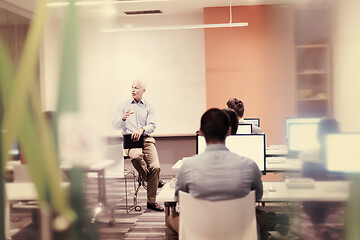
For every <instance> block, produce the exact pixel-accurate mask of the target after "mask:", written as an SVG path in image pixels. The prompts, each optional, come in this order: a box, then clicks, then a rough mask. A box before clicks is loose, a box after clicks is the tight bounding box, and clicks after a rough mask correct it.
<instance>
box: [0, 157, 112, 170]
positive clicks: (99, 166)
mask: <svg viewBox="0 0 360 240" xmlns="http://www.w3.org/2000/svg"><path fill="white" fill-rule="evenodd" d="M114 163H115V160H112V159H105V160H101V161H98V162H96V163H94V164H93V165H89V166H88V167H86V169H87V170H88V171H94V172H96V171H101V170H103V169H105V168H107V167H110V166H111V165H113V164H114ZM20 164H21V163H20V161H8V163H7V164H6V170H7V171H13V170H14V165H20ZM72 166H73V164H72V163H69V162H62V163H61V164H60V168H61V169H62V170H70V169H71V168H72Z"/></svg>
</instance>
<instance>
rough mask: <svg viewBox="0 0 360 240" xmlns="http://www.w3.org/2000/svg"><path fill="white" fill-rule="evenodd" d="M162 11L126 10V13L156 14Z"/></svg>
mask: <svg viewBox="0 0 360 240" xmlns="http://www.w3.org/2000/svg"><path fill="white" fill-rule="evenodd" d="M156 13H161V11H160V10H145V11H128V12H125V14H126V15H141V14H156Z"/></svg>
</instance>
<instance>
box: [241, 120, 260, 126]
mask: <svg viewBox="0 0 360 240" xmlns="http://www.w3.org/2000/svg"><path fill="white" fill-rule="evenodd" d="M244 121H245V122H246V123H250V124H252V125H255V126H257V127H260V118H244Z"/></svg>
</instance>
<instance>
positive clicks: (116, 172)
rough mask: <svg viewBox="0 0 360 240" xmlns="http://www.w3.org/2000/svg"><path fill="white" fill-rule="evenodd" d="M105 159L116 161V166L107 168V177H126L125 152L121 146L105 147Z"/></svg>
mask: <svg viewBox="0 0 360 240" xmlns="http://www.w3.org/2000/svg"><path fill="white" fill-rule="evenodd" d="M104 150H105V159H113V160H115V163H114V165H112V166H110V167H108V168H106V170H105V175H106V176H107V177H114V178H123V177H124V158H123V155H124V152H123V148H122V145H121V144H113V145H106V146H105V149H104Z"/></svg>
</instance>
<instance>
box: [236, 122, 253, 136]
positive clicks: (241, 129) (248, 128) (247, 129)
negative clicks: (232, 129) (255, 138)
mask: <svg viewBox="0 0 360 240" xmlns="http://www.w3.org/2000/svg"><path fill="white" fill-rule="evenodd" d="M251 132H252V125H251V124H243V123H242V124H239V126H238V129H237V131H236V134H251Z"/></svg>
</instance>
